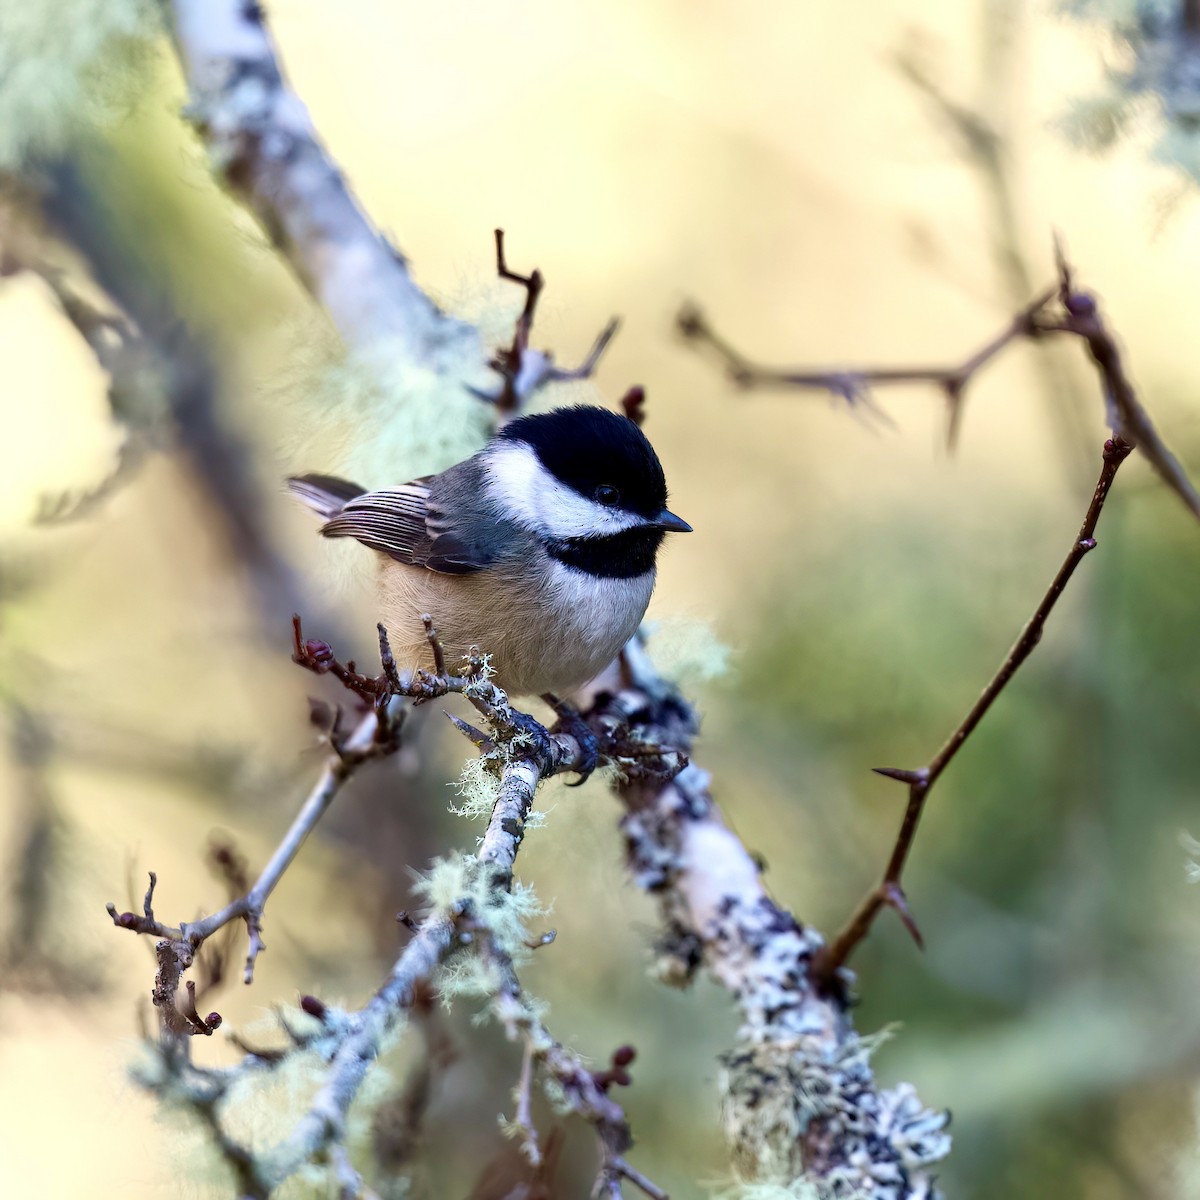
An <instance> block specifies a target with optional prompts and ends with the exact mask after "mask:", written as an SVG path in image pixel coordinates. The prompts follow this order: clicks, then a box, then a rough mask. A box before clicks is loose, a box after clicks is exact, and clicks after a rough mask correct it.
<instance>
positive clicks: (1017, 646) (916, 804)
mask: <svg viewBox="0 0 1200 1200" xmlns="http://www.w3.org/2000/svg"><path fill="white" fill-rule="evenodd" d="M1132 449H1133V447H1132V446H1130V445H1129V444H1128V443H1127V442H1125V441H1122V440H1121V439H1120V438H1119V437H1117V438H1110V439H1109V440H1108V441H1106V442H1105V443H1104V452H1103V456H1102V459H1103V461H1102V465H1101V468H1100V478H1099V479H1098V480H1097V482H1096V490H1095V491H1094V492H1093V493H1092V499H1091V502H1090V503H1089V505H1088V509H1087V512H1086V514H1085V515H1084V518H1083V524H1082V525H1081V526H1080V529H1079V533H1078V534H1077V535H1076V537H1075V540H1074V541H1073V542H1072V543H1071V548H1070V550H1068V551H1067V556H1066V558H1065V559H1064V560H1063V564H1062V566H1061V567H1059V569H1058V573H1057V574H1056V575H1055V576H1054V579H1053V580H1052V581H1051V583H1050V586H1049V587H1048V588H1047V589H1046V593H1045V595H1044V596H1043V597H1042V599H1041V602H1040V603H1039V604H1038V606H1037V608H1036V609H1035V610H1034V613H1033V616H1032V617H1030V619H1029V621H1028V622H1027V623H1026V625H1025V628H1024V629H1022V630H1021V634H1020V636H1019V637H1018V638H1017V640H1016V641H1015V642H1014V643H1013V645H1012V649H1011V650H1009V652H1008V654H1007V655H1006V656H1005V658H1004V661H1003V662H1002V663H1001V664H1000V667H999V669H998V670H997V671H996V673H995V675H993V676H992V678H991V680H990V681H989V682H988V685H987V687H985V688H984V689H983V692H982V694H981V695H980V697H979V699H978V700H976V701H975V703H974V704H973V705H972V706H971V709H970V711H969V712H968V713H967V715H966V716H965V717H963V719H962V721H960V722H959V724H958V727H957V728H956V729H955V730H954V732H953V733H952V734H951V735H950V736H949V737H948V738H947V739H946V741H945V742H944V743H943V745H942V747H941V749H940V750H939V751H938V752H937V753H936V754H935V755H934V756H933V758H932V759H931V760H930V762H929V764H928V765H927V766H924V767H920V768H918V769H917V770H907V769H903V768H897V767H877V768H876V770H877V772H878V773H879V774H880V775H886V776H887V777H888V778H889V779H895V780H897V781H898V782H900V783H904V784H907V786H908V807H907V809H906V810H905V813H904V820H903V822H902V824H901V826H900V833H899V835H898V836H897V838H896V845H895V848H894V849H893V850H892V854H891V857H890V858H889V859H888V864H887V867H886V868H885V870H884V873H883V878H882V880H880V882H879V884H878V885H877V886H876V887H874V888H873V889H872V890H871V891H870V892H868V893H867V895H866V896H865V897H864V898H863V900H862V901H861V902H860V904H859V906H858V908H856V909H855V911H854V913H853V914H852V915H851V917H850V919H849V921H847V923H846V925H845V927H844V928H843V929H842V930H841V932H840V933H839V934H838V935H837V937H836V938H834V940H833V941H832V942H831V943H830V944H829V945H828V946H827V947H826V948H825V949H824V950H823V951H822V952H821V953H820V954H819V955H818V957H817V960H816V963H815V973H816V975H817V977H818V978H819V980H820V981H821V983H822V985H823V986H829V985H830V984H832V983H833V981H834V977H835V975H836V972H837V970H838V969H839V968H840V967H841V966H842V965H843V964H844V963H845V962H846V960H847V958H848V957H849V956H850V954H851V953H852V952H853V950H854V948H855V947H856V946H857V945H858V943H859V942H861V941H862V940H863V938H864V937H866V935H867V934H868V932H870V929H871V925H872V923H873V922H874V920H875V917H876V916H877V915H878V913H879V911H880V909H881V908H883V907H884V906H885V905H886V906H889V907H891V908H894V909H895V910H896V912H897V913H899V915H900V918H901V920H902V921H903V922H904V924H905V927H906V928H907V929H908V930H909V932H910V933H911V934H912V935H913V937H914V938H915V939H916V941H917V942H918V944H919V943H920V942H921V935H920V932H919V930H918V928H917V924H916V922H915V920H914V919H913V917H912V914H911V913H910V912H909V908H908V902H907V901H906V899H905V897H904V891H903V888H902V887H901V883H900V880H901V875H902V874H903V871H904V864H905V863H906V862H907V860H908V855H909V852H910V851H911V849H912V844H913V839H914V838H915V837H916V833H917V827H918V825H919V823H920V820H921V814H922V813H923V812H924V810H925V802H926V800H928V798H929V793H930V791H931V790H932V789H933V785H934V784H935V783H936V782H937V780H938V778H939V777H940V776H941V774H942V772H943V771H945V769H946V768H947V767H948V766H949V765H950V763H951V762H952V761H953V759H954V756H955V755H956V754H957V753H958V752H959V750H961V749H962V746H963V744H964V743H965V742H966V740H967V738H968V737H970V736H971V734H972V733H973V732H974V730H975V729H976V727H977V726H978V725H979V723H980V721H982V720H983V718H984V716H985V715H986V714H987V711H988V709H990V708H991V706H992V704H993V703H994V702H995V701H996V698H997V697H998V696H999V695H1000V693H1001V692H1002V691H1003V690H1004V689H1005V687H1007V686H1008V683H1009V681H1010V680H1011V679H1012V677H1013V676H1014V675H1015V674H1016V673H1017V670H1018V669H1019V668H1020V666H1021V664H1022V663H1023V662H1024V661H1025V660H1026V659H1027V658H1028V657H1029V656H1030V654H1032V653H1033V651H1034V649H1035V648H1036V647H1037V644H1038V643H1039V642H1040V641H1041V638H1042V631H1043V629H1044V628H1045V625H1046V620H1047V619H1048V618H1049V616H1050V613H1051V612H1052V611H1053V609H1054V606H1055V604H1057V603H1058V599H1059V597H1060V596H1061V595H1062V593H1063V591H1064V589H1065V588H1066V586H1067V584H1068V583H1069V582H1070V579H1071V576H1072V575H1073V574H1074V573H1075V568H1076V567H1078V566H1079V564H1080V563H1081V562H1082V561H1083V559H1084V558H1085V556H1086V555H1087V554H1089V553H1090V552H1091V551H1092V550H1094V549H1095V548H1096V538H1095V532H1096V525H1097V522H1098V521H1099V520H1100V513H1101V511H1102V509H1103V508H1104V502H1105V500H1107V499H1108V493H1109V489H1110V488H1111V487H1112V482H1113V479H1114V478H1115V477H1116V474H1117V470H1118V469H1119V468H1120V466H1121V464H1122V463H1123V462H1124V461H1125V459H1126V458H1127V457H1128V456H1129V454H1130V452H1131V451H1132Z"/></svg>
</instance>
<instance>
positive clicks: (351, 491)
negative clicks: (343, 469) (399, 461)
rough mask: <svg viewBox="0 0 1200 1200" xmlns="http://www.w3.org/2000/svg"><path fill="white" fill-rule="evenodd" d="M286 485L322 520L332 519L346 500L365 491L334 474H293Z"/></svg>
mask: <svg viewBox="0 0 1200 1200" xmlns="http://www.w3.org/2000/svg"><path fill="white" fill-rule="evenodd" d="M287 485H288V491H289V492H291V494H292V495H293V496H295V497H296V499H297V500H299V501H300V502H301V503H302V504H303V505H304V506H305V507H306V508H309V509H311V510H312V511H313V512H315V513H316V514H317V516H318V517H320V518H321V520H323V521H332V520H333V518H334V517H336V516H337V515H338V514H339V513H340V512H341V511H342V509H343V507H344V506H345V505H346V504H347V502H349V501H350V500H353V499H355V498H356V497H358V496H361V495H363V494H364V493H365V492H366V488H361V487H359V486H358V484H356V483H350V482H349V481H348V480H346V479H339V478H338V477H337V476H336V475H293V476H291V477H290V478H289V479H288V481H287Z"/></svg>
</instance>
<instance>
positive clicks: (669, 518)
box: [651, 508, 692, 533]
mask: <svg viewBox="0 0 1200 1200" xmlns="http://www.w3.org/2000/svg"><path fill="white" fill-rule="evenodd" d="M651 524H652V525H653V526H654V528H655V529H665V530H666V531H667V532H668V533H691V532H692V527H691V526H690V525H689V524H688V523H687V522H686V521H685V520H684V519H683V518H682V517H677V516H676V515H675V514H674V513H673V512H667V510H666V509H665V508H664V509H663V510H662V512H660V513H659V514H658V517H657V518H656V519H655V520H654V521H652V522H651Z"/></svg>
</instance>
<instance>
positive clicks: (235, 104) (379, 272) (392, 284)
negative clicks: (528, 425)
mask: <svg viewBox="0 0 1200 1200" xmlns="http://www.w3.org/2000/svg"><path fill="white" fill-rule="evenodd" d="M171 10H172V12H173V14H174V22H173V28H174V34H175V39H176V42H177V44H178V47H179V54H180V58H181V60H182V62H183V65H184V70H185V72H186V75H187V79H188V85H189V88H190V90H191V105H190V108H189V112H190V115H191V117H192V120H193V121H194V122H195V124H196V127H197V129H198V130H199V131H200V134H201V136H202V137H203V139H204V141H205V143H206V144H207V146H208V149H209V153H210V154H211V156H212V160H213V164H214V166H215V168H216V169H217V170H218V171H219V172H220V174H221V176H222V177H223V178H224V180H225V181H226V183H227V184H228V185H229V186H230V188H231V189H232V190H233V191H234V192H235V193H236V194H237V195H238V196H239V197H240V198H241V199H242V200H243V201H244V202H245V203H246V205H247V206H248V207H249V208H250V209H251V211H252V212H254V214H255V215H256V216H257V217H258V218H259V220H260V221H261V222H262V224H263V227H264V228H265V229H266V231H267V233H268V234H269V236H270V237H271V240H272V241H273V242H274V243H275V244H276V245H277V246H278V247H279V248H280V249H281V250H282V251H283V253H284V255H285V256H286V258H287V259H288V261H289V262H290V263H291V264H292V266H293V267H294V268H295V269H296V271H297V272H298V273H299V275H300V277H301V279H302V280H303V281H304V283H305V285H306V286H307V287H308V289H309V290H310V291H311V292H312V294H313V296H314V297H315V298H316V299H317V301H318V302H319V303H320V305H321V306H322V307H323V308H324V309H325V311H326V312H327V313H328V314H329V318H330V320H331V321H332V322H333V324H334V327H335V328H336V329H337V331H338V333H339V334H340V335H341V337H342V339H343V340H344V341H345V342H346V344H347V345H349V346H355V347H362V346H364V345H368V344H370V343H372V342H376V341H380V340H383V339H388V340H392V341H394V342H396V343H397V344H399V345H402V346H404V347H405V348H406V349H407V352H408V357H409V358H410V359H411V361H413V362H414V363H420V364H424V365H426V366H435V365H436V364H437V362H438V361H439V359H440V358H441V355H442V353H443V350H444V348H445V347H446V345H447V344H449V343H460V344H461V343H462V342H464V341H465V342H472V341H475V340H476V339H477V333H476V331H475V329H474V328H473V327H472V326H469V325H466V324H464V323H463V322H460V321H457V320H455V319H453V318H451V317H449V316H447V315H446V314H445V313H443V312H441V311H440V310H439V309H438V308H437V306H436V305H435V304H434V303H433V302H432V301H431V300H430V299H429V297H428V296H427V295H426V294H425V293H424V292H423V291H422V290H421V288H419V287H418V286H417V284H416V283H415V282H414V280H413V278H412V276H411V274H410V273H409V270H408V266H407V264H406V263H405V260H404V258H403V256H402V255H401V254H400V252H399V251H398V250H397V249H396V248H395V247H394V246H392V245H391V244H390V243H389V242H388V241H387V239H386V238H384V237H383V235H382V234H381V233H380V232H379V231H378V230H377V229H376V228H375V227H374V226H373V225H372V224H371V222H370V220H369V219H368V218H367V216H366V214H365V213H364V212H363V211H362V209H361V208H360V207H359V205H358V203H357V201H356V200H355V199H354V196H353V195H352V194H351V191H350V188H349V187H348V185H347V183H346V180H345V179H344V178H343V176H342V173H341V172H340V171H339V170H338V168H337V166H336V164H335V163H334V162H333V160H332V159H331V158H330V156H329V155H328V153H327V152H326V150H325V148H324V147H323V146H322V145H321V142H320V140H319V139H318V137H317V134H316V130H315V129H314V128H313V124H312V120H311V118H310V117H309V115H308V110H307V109H306V108H305V106H304V104H303V102H302V101H301V99H300V97H299V96H297V95H296V93H295V92H294V91H293V90H292V89H291V88H290V87H289V85H288V83H287V81H286V79H285V78H284V76H283V71H282V69H281V67H280V65H279V61H278V59H277V56H276V53H275V47H274V44H273V43H272V40H271V36H270V33H269V32H268V30H267V27H266V24H265V22H264V20H263V13H262V9H261V8H260V7H259V5H257V4H247V3H245V2H244V0H172V3H171ZM479 357H480V358H481V359H482V355H480V356H479Z"/></svg>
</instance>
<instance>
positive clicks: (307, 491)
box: [288, 472, 492, 575]
mask: <svg viewBox="0 0 1200 1200" xmlns="http://www.w3.org/2000/svg"><path fill="white" fill-rule="evenodd" d="M448 475H450V472H447V473H446V474H445V475H441V476H425V477H424V478H422V479H415V480H413V481H412V482H411V483H406V484H402V485H401V486H400V487H396V488H386V489H383V490H381V491H378V492H364V491H362V490H361V489H360V488H357V487H356V486H355V485H354V484H347V483H345V482H344V481H342V480H334V479H332V478H331V477H328V476H316V475H306V476H301V477H299V478H296V479H291V480H289V481H288V484H289V487H290V488H291V490H292V492H293V494H294V495H296V496H297V497H298V498H299V499H301V500H302V501H303V502H304V503H305V504H307V505H308V507H309V508H311V509H313V511H314V512H316V513H317V514H318V515H319V516H321V517H324V518H325V524H324V525H322V526H321V533H322V534H323V535H324V536H325V537H352V538H354V539H356V540H357V541H360V542H362V543H363V545H365V546H370V547H371V549H372V550H378V551H379V552H380V553H382V554H387V555H389V556H390V557H392V558H394V559H396V560H397V561H399V562H403V563H410V564H411V565H413V566H419V567H426V568H427V569H428V570H430V571H437V572H439V573H441V574H446V575H463V574H469V573H471V572H473V571H479V570H482V569H483V568H484V567H486V566H487V565H488V564H489V563H490V562H491V558H492V556H491V555H490V554H488V553H486V552H485V551H484V549H483V547H482V546H481V545H479V543H478V539H470V538H467V537H464V536H463V535H462V534H461V532H459V531H458V530H456V529H454V527H453V525H452V524H451V522H450V521H449V520H447V518H446V514H445V512H444V511H443V509H442V507H441V505H439V504H438V503H437V501H436V499H435V498H433V497H432V496H431V487H430V485H434V486H435V487H436V485H438V484H439V483H441V482H442V481H443V480H446V479H447V476H448ZM332 484H337V485H339V486H336V487H334V486H330V485H332ZM439 490H444V489H439Z"/></svg>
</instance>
